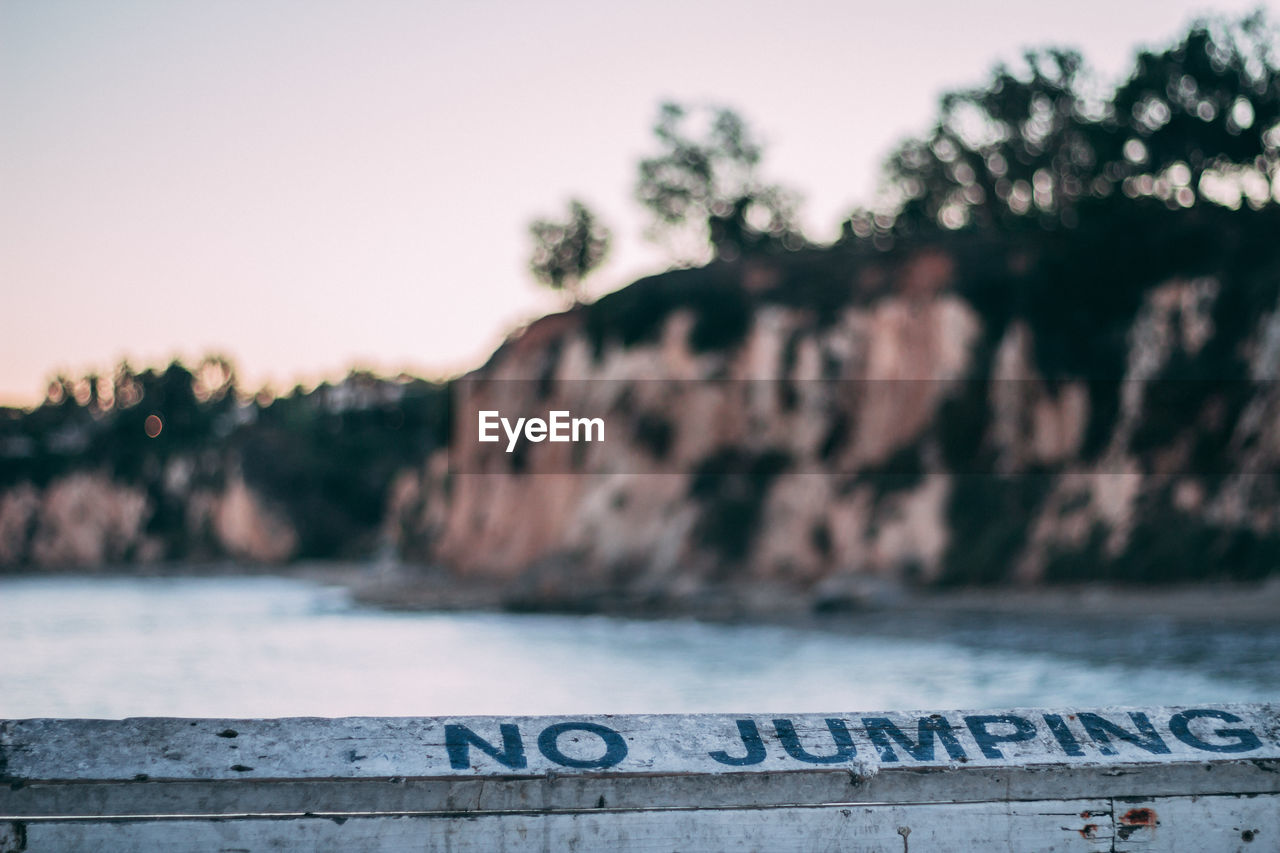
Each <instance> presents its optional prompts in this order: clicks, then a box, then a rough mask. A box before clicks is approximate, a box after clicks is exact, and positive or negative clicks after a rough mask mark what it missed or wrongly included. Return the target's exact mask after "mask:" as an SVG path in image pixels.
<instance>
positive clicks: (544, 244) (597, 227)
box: [529, 199, 612, 303]
mask: <svg viewBox="0 0 1280 853" xmlns="http://www.w3.org/2000/svg"><path fill="white" fill-rule="evenodd" d="M529 234H530V236H531V237H532V238H533V256H532V257H531V258H530V260H529V269H530V271H531V272H532V273H533V275H534V278H536V279H538V281H540V282H542V283H543V284H545V285H546V286H547V287H550V288H551V289H552V290H564V291H567V292H568V293H569V295H570V296H571V297H572V298H573V301H574V302H575V303H576V302H578V301H579V300H580V298H581V292H580V288H581V286H582V280H583V279H584V278H586V277H587V276H588V275H589V274H590V273H591V271H592V270H594V269H595V268H596V267H598V266H599V265H600V264H601V263H602V262H603V261H604V259H605V256H606V255H607V254H608V253H609V242H610V240H611V239H612V236H611V234H610V232H609V229H608V228H607V227H605V225H604V224H603V223H601V222H600V220H599V219H598V218H597V217H596V215H595V214H594V213H592V212H591V210H589V209H588V208H587V206H586V205H585V204H583V203H582V202H580V201H578V200H577V199H572V200H571V201H570V202H569V213H568V216H567V217H566V218H565V219H564V220H554V219H539V220H536V221H535V222H533V223H532V224H531V225H530V226H529Z"/></svg>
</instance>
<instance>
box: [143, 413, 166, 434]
mask: <svg viewBox="0 0 1280 853" xmlns="http://www.w3.org/2000/svg"><path fill="white" fill-rule="evenodd" d="M142 428H143V429H145V430H146V431H147V438H155V437H156V436H158V435H159V434H160V430H162V429H164V421H162V420H160V416H159V415H147V420H146V423H144V424H143V425H142Z"/></svg>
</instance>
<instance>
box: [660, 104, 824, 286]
mask: <svg viewBox="0 0 1280 853" xmlns="http://www.w3.org/2000/svg"><path fill="white" fill-rule="evenodd" d="M691 124H692V125H698V124H701V125H702V126H703V127H702V132H701V133H697V132H693V131H691V130H690V125H691ZM653 135H654V137H655V139H656V140H657V143H658V147H659V153H658V154H656V155H655V156H652V157H647V158H645V159H644V160H641V161H640V164H639V169H638V171H639V174H638V176H637V179H636V187H635V196H636V200H637V201H639V202H640V204H641V205H642V206H643V207H644V208H645V209H646V210H647V212H648V213H649V214H650V215H652V217H653V224H652V225H651V227H650V230H649V235H650V236H651V237H653V238H655V239H658V240H665V241H666V242H668V244H669V245H670V246H671V247H672V248H673V249H674V251H675V253H676V256H677V258H678V259H680V260H683V261H690V260H701V259H703V258H704V257H705V256H703V255H702V251H703V247H705V246H706V245H708V243H709V244H710V245H711V247H712V249H713V251H714V253H715V257H716V258H720V259H722V260H734V259H736V258H740V257H743V256H747V255H752V254H758V253H761V252H767V251H772V250H775V249H797V248H800V247H801V246H803V245H804V244H805V241H804V237H803V235H802V234H801V232H800V228H799V226H798V225H797V223H796V216H795V208H796V204H797V201H798V196H797V195H796V193H794V192H792V191H791V190H788V189H785V188H784V187H782V186H779V185H777V184H770V183H765V182H764V181H762V180H761V179H760V177H759V175H758V167H759V164H760V159H761V156H762V153H763V149H762V147H761V145H760V143H759V141H758V140H757V139H756V138H755V137H754V135H753V134H752V133H751V130H750V128H748V127H747V124H746V122H745V121H744V120H743V118H742V117H741V116H739V115H738V114H737V113H736V112H734V111H733V110H730V109H725V108H723V107H716V108H712V107H708V108H704V109H700V110H695V111H691V110H690V109H689V108H687V107H684V106H681V105H679V104H676V103H671V102H667V103H664V104H662V105H661V107H660V108H659V110H658V120H657V121H656V122H655V124H654V127H653Z"/></svg>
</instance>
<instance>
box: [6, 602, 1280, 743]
mask: <svg viewBox="0 0 1280 853" xmlns="http://www.w3.org/2000/svg"><path fill="white" fill-rule="evenodd" d="M837 627H838V628H839V630H819V629H798V628H783V627H770V626H744V625H715V624H703V623H699V622H695V621H690V620H665V621H664V620H656V621H641V620H629V619H619V618H612V617H608V618H606V617H590V616H588V617H583V616H552V615H512V614H496V613H401V612H386V611H381V610H376V609H372V608H368V607H363V606H359V605H357V604H354V603H353V602H352V601H351V600H350V598H349V597H348V595H347V594H346V592H345V591H344V590H343V589H341V588H338V587H331V586H324V585H320V584H317V583H312V582H306V581H301V580H295V579H285V578H273V577H219V578H119V577H47V578H34V577H24V578H8V579H3V580H0V718H23V717H54V716H56V717H97V718H119V717H127V716H192V717H281V716H347V715H376V716H382V715H388V716H399V715H408V716H445V715H449V716H453V715H472V714H498V715H522V714H586V713H641V712H645V713H647V712H653V713H684V712H751V713H765V712H771V711H779V712H793V713H799V712H824V711H831V712H850V711H867V710H910V709H976V708H1009V707H1018V706H1033V707H1044V706H1068V705H1077V706H1107V705H1157V704H1169V705H1184V704H1203V703H1223V702H1252V701H1276V700H1280V627H1278V626H1261V627H1260V626H1256V625H1255V626H1244V627H1230V626H1216V627H1215V626H1205V625H1198V626H1188V625H1183V624H1179V623H1177V622H1173V621H1167V620H1165V621H1162V620H1156V619H1142V618H1137V617H1135V618H1134V619H1132V620H1112V621H1110V622H1106V623H1101V622H1095V623H1091V624H1078V623H1075V622H1064V621H1061V620H1047V619H1044V618H1039V617H1036V618H1025V619H1018V618H1011V617H992V616H973V615H968V616H964V615H961V616H951V617H948V618H938V617H934V616H930V617H928V618H915V619H913V618H910V616H909V614H908V615H903V614H871V615H868V616H861V615H856V614H855V615H850V616H848V617H847V618H844V619H842V620H841V621H840V622H839V623H838V625H837Z"/></svg>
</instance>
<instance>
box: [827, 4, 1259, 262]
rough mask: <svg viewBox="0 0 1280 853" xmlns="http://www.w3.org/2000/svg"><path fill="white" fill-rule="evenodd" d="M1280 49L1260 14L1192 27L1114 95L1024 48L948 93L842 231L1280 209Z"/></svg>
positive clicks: (880, 232)
mask: <svg viewBox="0 0 1280 853" xmlns="http://www.w3.org/2000/svg"><path fill="white" fill-rule="evenodd" d="M1278 45H1280V39H1278V38H1277V32H1276V27H1275V26H1274V25H1273V24H1272V23H1271V22H1270V21H1269V20H1268V19H1267V18H1266V16H1265V15H1264V13H1263V12H1261V11H1259V12H1256V13H1254V14H1252V15H1250V16H1247V17H1245V18H1242V19H1239V20H1227V19H1214V20H1204V21H1200V22H1197V23H1196V24H1194V25H1193V26H1192V27H1191V29H1190V31H1189V32H1188V33H1187V34H1186V35H1185V36H1184V37H1183V38H1182V39H1181V40H1179V41H1178V42H1177V43H1176V44H1174V45H1172V46H1170V47H1168V48H1167V49H1165V50H1163V51H1159V52H1151V51H1143V52H1141V53H1139V54H1138V55H1137V57H1136V58H1135V61H1134V66H1133V69H1132V71H1131V73H1130V74H1129V76H1128V78H1127V80H1126V81H1125V82H1123V83H1122V84H1120V85H1119V86H1117V87H1116V88H1115V89H1114V90H1112V91H1110V92H1107V91H1106V87H1105V86H1104V85H1103V84H1102V83H1101V82H1100V81H1099V79H1098V76H1097V75H1096V74H1094V73H1093V72H1091V71H1090V70H1089V69H1088V68H1087V66H1086V65H1085V63H1084V60H1083V58H1082V57H1081V55H1080V54H1079V53H1077V52H1075V51H1071V50H1063V49H1047V50H1038V51H1031V52H1028V53H1027V54H1026V55H1025V57H1024V62H1023V66H1022V67H1021V68H1020V69H1017V70H1015V69H1011V68H1009V67H1008V66H1005V65H999V66H997V67H996V68H995V70H994V71H993V72H992V74H991V78H990V80H989V81H988V83H987V84H986V85H985V86H982V87H980V88H975V89H963V90H957V91H953V92H949V93H947V94H946V95H944V96H943V97H942V99H941V102H940V105H939V112H938V117H937V119H936V120H935V122H934V124H933V126H932V128H931V129H930V130H929V131H928V132H927V133H926V134H924V135H923V136H921V137H918V138H913V139H908V140H906V141H905V142H903V143H902V144H901V145H900V146H899V147H898V148H897V149H896V150H895V151H894V152H893V154H892V155H891V156H890V158H889V161H888V163H887V164H886V166H885V173H886V182H885V187H884V192H883V203H882V204H881V205H880V206H879V208H878V209H877V210H875V211H868V210H860V211H857V212H855V214H854V215H853V216H852V217H851V218H850V220H849V222H848V223H847V224H846V234H847V235H848V236H849V237H850V238H855V239H873V240H875V241H876V242H877V243H878V244H879V245H882V246H883V245H888V244H890V243H891V242H892V241H893V240H894V239H895V238H901V237H903V236H905V235H910V234H922V233H923V234H927V233H930V232H933V231H936V230H938V229H948V230H956V229H961V228H976V229H985V228H1000V229H1003V230H1005V231H1006V232H1009V231H1017V230H1020V229H1026V228H1028V227H1040V228H1045V229H1054V228H1061V227H1065V228H1072V227H1075V225H1076V224H1077V223H1078V222H1079V221H1080V207H1081V205H1083V204H1086V203H1088V202H1089V201H1098V200H1106V199H1111V198H1113V197H1122V198H1121V199H1120V203H1122V204H1123V201H1124V200H1125V199H1142V198H1148V199H1154V200H1158V201H1159V202H1160V203H1162V204H1164V205H1166V206H1168V207H1170V208H1188V207H1192V206H1193V205H1195V204H1196V203H1197V202H1201V201H1210V202H1213V203H1216V204H1220V205H1223V206H1225V207H1231V208H1238V207H1240V206H1241V205H1242V204H1243V205H1247V206H1249V207H1253V208H1260V207H1263V206H1266V205H1272V204H1275V203H1276V195H1275V192H1274V186H1275V181H1276V174H1277V169H1278V168H1280V75H1278V74H1277V62H1278V57H1277V51H1278V47H1277V46H1278Z"/></svg>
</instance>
